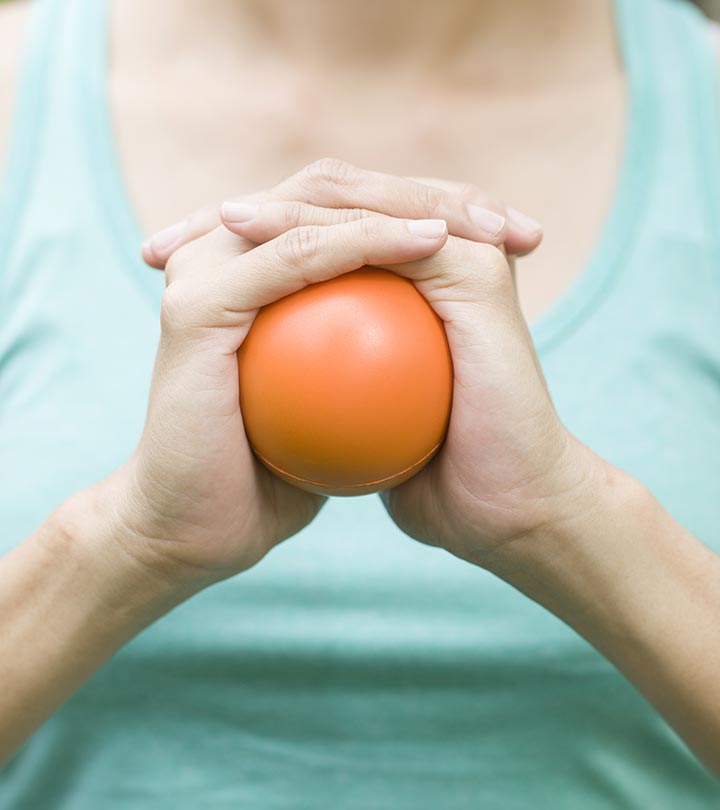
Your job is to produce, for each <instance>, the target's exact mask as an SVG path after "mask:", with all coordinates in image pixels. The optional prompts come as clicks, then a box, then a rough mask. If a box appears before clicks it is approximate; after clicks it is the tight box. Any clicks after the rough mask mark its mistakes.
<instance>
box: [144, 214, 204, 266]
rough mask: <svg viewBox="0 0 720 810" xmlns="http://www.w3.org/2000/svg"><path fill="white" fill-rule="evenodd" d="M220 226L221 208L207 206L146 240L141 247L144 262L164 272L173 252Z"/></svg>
mask: <svg viewBox="0 0 720 810" xmlns="http://www.w3.org/2000/svg"><path fill="white" fill-rule="evenodd" d="M219 224H220V206H218V205H206V206H205V207H204V208H200V209H199V210H198V211H195V213H193V214H191V215H190V216H188V217H185V219H182V220H180V222H175V223H173V224H172V225H169V226H168V227H167V228H163V229H162V230H161V231H158V232H157V233H155V234H153V235H152V236H151V237H149V238H148V239H146V240H145V241H144V242H143V243H142V247H141V255H142V257H143V260H144V261H145V263H146V264H149V265H150V267H154V268H156V269H158V270H162V269H164V267H165V263H166V262H167V260H168V258H169V257H170V255H171V254H172V253H173V251H175V250H177V249H178V248H179V247H182V245H184V244H187V243H188V242H191V241H192V240H193V239H197V238H198V237H200V236H204V235H205V234H206V233H208V232H209V231H211V230H213V228H216V227H217V226H218V225H219Z"/></svg>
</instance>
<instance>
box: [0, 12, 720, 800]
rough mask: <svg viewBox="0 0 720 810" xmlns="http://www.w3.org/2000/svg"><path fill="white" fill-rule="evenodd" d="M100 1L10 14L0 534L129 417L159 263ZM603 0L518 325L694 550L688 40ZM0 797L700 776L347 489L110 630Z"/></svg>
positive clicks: (696, 81)
mask: <svg viewBox="0 0 720 810" xmlns="http://www.w3.org/2000/svg"><path fill="white" fill-rule="evenodd" d="M104 6H105V4H104V3H103V2H100V0H39V1H38V2H36V6H35V11H34V16H33V22H32V28H31V32H30V35H29V38H28V41H27V47H26V55H27V58H26V62H25V66H24V73H23V85H22V92H21V94H20V101H19V104H18V108H17V116H16V119H15V125H14V129H13V132H12V145H11V151H10V157H9V168H8V171H7V174H6V177H5V179H4V181H3V183H2V186H1V191H0V193H2V195H3V196H2V199H1V201H0V463H1V465H2V466H1V467H0V469H1V470H2V472H0V478H1V479H2V486H1V487H0V515H1V516H2V524H3V532H2V536H1V537H0V547H1V548H3V549H7V548H10V547H12V546H13V545H15V544H16V543H18V542H20V541H21V540H22V539H23V538H24V537H25V536H26V535H27V534H28V533H29V532H31V531H32V530H33V529H34V528H35V527H36V526H37V525H38V524H39V523H40V521H41V520H42V519H43V518H44V517H45V516H46V514H47V513H48V512H49V511H50V510H51V509H52V508H53V507H54V506H55V504H57V503H58V502H59V501H60V500H61V499H63V498H64V497H65V496H67V495H69V494H70V493H71V492H73V491H75V490H77V489H79V488H81V487H83V486H85V485H87V484H89V483H91V482H93V481H96V480H98V479H99V478H101V477H102V476H104V475H105V474H107V473H108V472H110V471H111V470H113V469H114V468H115V467H117V466H118V465H119V464H120V463H121V462H123V461H124V460H125V459H126V458H127V456H128V455H129V453H130V452H131V450H132V449H133V448H134V446H135V444H136V441H137V439H138V436H139V433H140V430H141V427H142V424H143V419H144V411H145V405H146V398H147V393H148V387H149V379H150V373H151V366H152V361H153V356H154V352H155V348H156V343H157V338H158V305H159V300H160V296H161V292H162V288H163V279H162V275H161V274H159V273H156V272H153V271H151V270H148V269H147V268H146V267H144V266H143V264H142V262H141V261H140V259H139V257H138V244H139V241H140V237H139V232H138V227H137V224H136V222H135V219H134V214H133V211H132V208H131V205H130V204H129V201H128V198H127V195H126V192H125V190H124V188H123V185H122V178H121V174H120V171H119V165H118V159H117V156H116V153H115V150H114V145H113V142H112V136H111V131H110V127H109V119H108V110H107V106H106V103H107V102H106V98H105V95H104V84H105V59H106V54H105V31H104V27H105V18H104V13H105V11H104ZM616 10H617V21H618V30H619V33H620V40H621V45H622V55H623V59H624V62H625V65H626V67H627V70H628V75H629V79H630V91H631V95H630V121H629V128H628V131H627V139H626V154H625V159H624V163H623V165H622V168H621V171H620V175H619V182H618V186H617V191H616V195H615V198H614V201H613V203H612V206H611V210H610V212H609V215H608V218H607V220H606V223H605V227H604V230H603V232H602V234H601V235H600V238H599V241H598V243H597V245H596V246H595V250H594V254H593V256H592V258H591V259H590V261H589V262H588V264H587V266H586V267H585V268H584V270H583V272H582V274H581V275H580V277H579V279H578V281H577V282H576V283H575V284H574V286H573V287H572V289H571V290H570V291H569V292H568V293H567V294H566V295H564V296H563V297H562V299H561V300H560V301H559V302H558V304H557V305H556V306H555V307H554V308H553V310H552V311H551V312H550V313H549V314H548V315H547V316H546V317H544V318H543V319H542V320H541V321H540V322H539V323H537V324H534V326H533V332H534V336H535V338H536V341H537V345H538V348H539V352H540V355H541V359H542V362H543V366H544V368H545V370H546V373H547V376H548V381H549V385H550V387H551V390H552V394H553V397H554V399H555V401H556V404H557V407H558V409H559V411H560V413H561V415H562V417H563V418H564V420H565V422H566V424H567V425H568V426H569V427H570V429H571V430H573V431H574V432H575V433H576V434H577V435H578V436H579V437H580V438H581V439H582V440H584V441H585V442H587V443H588V444H589V445H590V446H592V447H593V448H594V449H596V450H597V451H598V452H599V453H601V454H602V455H603V456H605V457H606V458H608V459H609V460H610V461H612V462H614V463H615V464H617V465H619V466H621V467H623V468H624V469H626V470H628V471H630V472H631V473H632V474H634V475H635V476H637V477H638V478H639V479H641V480H642V481H643V482H645V483H646V484H647V485H648V486H649V487H650V489H651V490H652V491H653V492H654V493H655V494H656V495H657V496H658V497H659V498H660V500H661V501H662V502H663V503H664V505H665V506H666V507H667V509H668V510H669V511H670V512H671V513H673V514H674V515H675V516H676V517H677V518H679V519H680V520H681V521H682V522H683V523H684V524H685V525H686V526H687V527H688V528H689V529H690V530H691V531H693V532H694V533H695V534H697V535H698V536H699V537H700V538H701V539H702V540H703V541H704V542H706V543H707V544H708V545H710V546H711V547H713V548H714V549H716V550H717V551H720V530H719V529H718V526H719V525H720V453H719V452H718V450H719V448H720V340H719V339H718V337H719V332H720V325H719V322H720V318H719V313H720V208H719V205H720V196H719V195H720V159H719V158H720V148H719V146H720V126H719V125H718V124H719V122H718V111H717V105H716V82H715V73H716V68H715V59H714V53H713V50H712V45H711V42H710V39H709V36H708V30H707V28H708V27H707V24H706V23H705V22H704V21H703V19H702V18H701V17H700V15H699V13H698V12H696V11H695V10H694V8H692V7H691V6H690V5H688V4H686V3H684V2H676V0H617V5H616ZM598 115H602V110H598ZM557 170H558V171H559V172H561V171H563V166H562V163H560V162H559V163H558V167H557ZM579 204H582V201H580V202H579ZM48 677H52V673H48ZM0 807H2V808H13V810H46V808H47V810H50V808H52V810H98V809H99V808H102V809H103V810H105V809H106V808H109V809H110V810H113V809H114V808H134V810H145V809H146V808H147V810H150V808H152V810H163V809H164V808H169V809H172V810H183V808H188V809H190V808H192V810H196V809H197V808H201V807H202V808H206V807H207V808H251V809H252V810H256V809H260V810H262V809H263V808H297V809H298V810H300V809H302V810H307V808H325V807H333V808H334V807H337V808H348V809H349V810H355V809H356V808H357V810H360V809H362V810H367V808H382V809H383V810H384V809H385V808H387V810H406V809H407V810H410V808H412V810H416V809H417V808H433V809H434V808H443V810H455V809H456V808H493V809H494V808H501V809H502V810H527V808H552V810H558V808H560V809H561V810H562V809H563V808H567V809H568V810H576V809H577V808H582V809H583V810H596V809H597V810H599V809H600V808H639V809H640V810H648V808H653V810H665V809H667V810H678V808H682V810H696V808H704V809H705V808H711V807H712V808H716V807H720V786H719V785H718V783H716V782H715V781H713V780H712V779H711V778H710V777H709V776H708V775H707V774H706V773H705V772H704V771H703V769H702V768H701V766H700V765H698V764H697V762H696V761H695V760H694V758H693V757H692V756H691V755H690V754H689V753H688V752H687V750H686V749H685V747H684V745H683V744H682V742H681V741H680V740H679V739H678V738H677V736H676V735H675V734H674V733H673V732H672V731H671V730H670V729H669V728H668V726H667V725H666V724H665V723H664V722H663V721H662V720H661V719H660V718H659V717H658V716H657V714H656V713H655V712H654V711H653V710H652V709H651V708H649V706H648V705H647V704H646V702H645V701H644V700H643V699H642V698H641V697H640V696H639V695H638V694H637V693H636V692H635V691H634V690H633V689H632V688H631V687H630V686H629V684H628V683H627V682H626V681H625V680H624V679H623V677H621V676H620V675H619V674H618V673H617V672H616V671H615V670H614V669H613V667H612V666H611V665H610V664H609V663H607V662H606V661H605V660H604V659H603V658H602V657H601V656H600V655H599V654H598V653H597V652H595V651H594V650H593V649H592V648H591V647H590V646H589V645H588V644H586V643H585V642H584V641H583V640H581V639H580V638H579V637H577V636H576V635H575V634H574V633H573V632H572V631H571V630H569V629H568V628H567V627H566V626H565V625H563V624H562V623H561V622H560V621H558V620H557V619H555V618H554V617H553V616H552V615H550V614H549V613H547V612H546V611H544V610H543V609H542V608H540V607H539V606H537V605H536V604H534V603H533V602H531V601H529V600H528V599H526V598H525V597H523V596H521V595H520V594H518V593H516V592H515V591H514V590H513V589H512V588H510V587H509V586H507V585H505V584H504V583H502V582H500V581H499V580H496V579H495V578H493V577H492V576H491V575H490V574H488V573H486V572H484V571H482V570H479V569H477V568H474V567H472V566H470V565H468V564H466V563H463V562H461V561H459V560H457V559H455V558H454V557H451V556H450V555H448V554H445V553H443V552H441V551H439V550H437V549H432V548H428V547H424V546H422V545H419V544H417V543H415V542H413V541H411V540H409V539H408V538H407V537H405V536H404V535H403V534H402V533H401V532H400V531H399V530H398V529H397V528H396V527H395V526H394V524H393V523H392V522H391V521H390V520H389V518H388V517H387V516H386V514H385V512H384V510H383V507H382V504H381V502H380V501H379V499H378V498H377V496H364V497H359V498H334V499H331V500H330V501H329V502H328V504H327V505H326V506H325V508H324V509H323V511H322V512H321V513H320V515H319V516H318V517H317V519H316V520H315V521H314V522H313V523H312V524H311V525H310V526H309V527H307V528H306V529H305V530H304V531H302V532H301V533H299V534H298V535H297V536H296V537H295V538H294V539H292V540H291V541H289V542H287V543H285V544H283V545H282V546H280V547H279V548H277V549H276V550H275V551H273V552H272V553H271V554H270V555H269V557H268V558H267V559H266V560H264V561H263V562H262V563H261V564H260V565H258V566H257V567H256V568H254V569H253V570H251V571H250V572H248V573H246V574H243V575H241V576H238V577H236V578H234V579H232V580H230V581H228V582H225V583H223V584H221V585H218V586H216V587H214V588H212V589H209V590H207V591H205V592H204V593H202V594H200V595H199V596H197V597H196V598H194V599H192V600H191V601H189V602H188V603H186V604H184V605H182V606H181V607H179V608H178V609H177V610H175V611H174V612H173V613H171V614H170V615H168V616H167V617H166V618H164V619H162V620H161V621H159V622H158V623H157V624H155V625H154V626H153V627H151V628H149V629H148V630H147V631H146V632H144V633H143V634H142V635H141V636H139V637H138V638H137V639H135V640H134V641H132V642H131V643H130V644H128V645H127V647H126V648H125V649H123V650H122V651H121V652H120V653H119V654H118V655H117V656H116V657H115V658H114V659H113V660H112V661H111V662H109V663H108V664H107V665H106V666H105V667H104V668H103V669H102V670H101V671H100V672H99V673H98V674H97V675H96V676H95V677H94V678H93V679H92V680H91V681H90V682H89V683H88V684H87V685H86V686H85V687H83V688H82V689H81V690H80V691H79V692H78V693H77V694H76V695H75V696H74V697H73V698H72V699H71V700H70V701H69V702H68V703H67V704H66V705H65V706H64V707H63V708H62V709H61V710H60V711H58V712H57V714H56V715H55V716H53V717H52V718H51V719H50V721H49V722H48V723H47V724H46V725H45V726H44V727H43V728H42V729H41V730H40V731H38V732H37V733H36V734H35V736H34V737H33V738H32V739H31V740H30V741H29V743H28V744H27V745H26V746H25V747H24V748H23V750H22V751H21V752H20V753H19V754H18V755H17V756H16V757H15V758H14V759H13V760H12V762H11V763H10V764H9V765H8V766H7V767H6V768H5V769H4V771H3V772H2V774H0Z"/></svg>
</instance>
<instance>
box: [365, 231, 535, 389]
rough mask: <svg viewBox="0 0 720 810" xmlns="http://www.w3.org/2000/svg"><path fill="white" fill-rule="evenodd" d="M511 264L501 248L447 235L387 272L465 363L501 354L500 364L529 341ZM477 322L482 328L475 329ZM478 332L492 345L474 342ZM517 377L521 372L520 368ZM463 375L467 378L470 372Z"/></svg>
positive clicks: (510, 359) (516, 358)
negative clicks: (428, 309)
mask: <svg viewBox="0 0 720 810" xmlns="http://www.w3.org/2000/svg"><path fill="white" fill-rule="evenodd" d="M511 264H512V259H508V257H507V256H506V255H505V253H504V252H503V251H502V249H499V248H496V247H494V246H493V245H487V244H481V243H478V242H471V241H469V240H467V239H459V238H457V237H453V236H450V237H448V239H447V242H446V243H445V245H444V246H443V248H442V249H441V250H439V251H437V252H436V253H434V254H433V255H431V256H426V257H422V258H421V259H416V260H413V261H410V262H407V263H403V264H395V265H393V266H392V268H388V269H392V271H393V272H394V273H397V274H398V275H400V276H404V277H405V278H409V279H410V280H412V281H413V283H414V284H415V286H416V287H417V289H418V291H419V292H420V293H421V294H422V295H423V296H424V297H425V298H426V299H427V301H428V302H429V303H430V305H431V306H432V307H433V309H434V310H435V312H436V313H437V315H438V316H439V317H440V318H441V319H442V320H443V322H444V323H445V328H446V331H447V333H448V337H449V338H450V341H451V344H454V345H456V346H459V347H461V352H460V354H462V355H463V356H465V357H466V358H467V359H468V360H469V362H470V363H472V358H473V357H474V356H475V354H477V355H478V356H479V357H482V356H483V355H485V356H487V353H488V352H504V353H506V362H509V363H515V362H518V363H519V362H520V360H519V354H516V353H515V352H514V351H513V349H512V346H513V345H515V346H521V345H525V346H528V345H532V338H531V337H530V331H529V329H528V326H527V322H526V320H525V318H524V316H523V314H522V310H521V308H520V302H519V300H518V296H517V289H516V286H515V281H514V278H513V273H512V268H511ZM378 266H380V267H382V266H384V265H378ZM480 323H482V324H483V329H482V330H479V329H478V324H480ZM481 334H484V335H493V336H494V337H493V341H492V344H491V343H489V342H488V341H487V340H482V339H480V340H479V336H480V335H481ZM518 340H519V341H520V342H519V343H518ZM530 356H531V359H532V369H533V370H534V373H535V374H536V376H537V377H538V379H539V380H540V381H541V383H542V385H543V386H545V387H546V388H547V384H546V382H545V378H544V375H543V372H542V368H541V366H540V362H539V360H538V359H537V356H536V354H535V352H534V351H532V352H530ZM453 357H455V354H454V355H453ZM478 362H480V361H478ZM526 369H527V367H526ZM473 373H476V371H475V372H473ZM518 373H523V370H522V368H521V367H518ZM467 376H468V378H469V379H471V378H472V373H468V375H467Z"/></svg>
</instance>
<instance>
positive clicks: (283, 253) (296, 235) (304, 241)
mask: <svg viewBox="0 0 720 810" xmlns="http://www.w3.org/2000/svg"><path fill="white" fill-rule="evenodd" d="M320 234H321V228H320V226H319V225H303V226H302V227H300V228H292V229H291V230H289V231H287V232H286V233H284V234H283V235H282V236H281V237H280V238H279V239H278V240H277V243H276V250H277V253H278V258H279V259H280V261H281V262H283V263H284V264H304V263H307V262H309V261H312V260H313V259H314V258H315V257H316V256H317V255H318V253H319V251H320V240H321V237H320Z"/></svg>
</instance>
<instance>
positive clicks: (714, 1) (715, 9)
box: [695, 0, 720, 20]
mask: <svg viewBox="0 0 720 810" xmlns="http://www.w3.org/2000/svg"><path fill="white" fill-rule="evenodd" d="M695 2H696V5H698V6H700V8H701V9H703V11H704V12H705V13H706V14H707V15H708V17H712V18H713V20H720V0H695Z"/></svg>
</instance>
